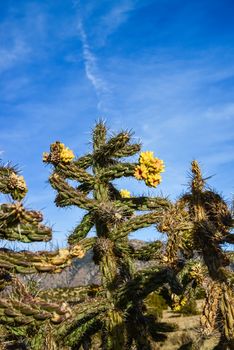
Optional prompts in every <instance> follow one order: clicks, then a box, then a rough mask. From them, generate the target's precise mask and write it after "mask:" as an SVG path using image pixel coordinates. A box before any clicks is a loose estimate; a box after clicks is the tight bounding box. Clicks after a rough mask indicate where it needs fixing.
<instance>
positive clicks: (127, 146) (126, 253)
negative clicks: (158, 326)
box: [43, 122, 180, 350]
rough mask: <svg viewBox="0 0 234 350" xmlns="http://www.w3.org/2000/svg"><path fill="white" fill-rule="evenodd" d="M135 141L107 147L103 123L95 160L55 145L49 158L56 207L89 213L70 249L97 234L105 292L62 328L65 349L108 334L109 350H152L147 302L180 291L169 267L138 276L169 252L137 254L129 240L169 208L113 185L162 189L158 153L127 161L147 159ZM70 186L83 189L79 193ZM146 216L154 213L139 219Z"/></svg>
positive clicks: (126, 138) (114, 140)
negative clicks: (167, 289)
mask: <svg viewBox="0 0 234 350" xmlns="http://www.w3.org/2000/svg"><path fill="white" fill-rule="evenodd" d="M130 139H131V135H130V133H128V132H121V133H120V134H118V135H116V136H113V137H111V138H110V139H107V136H106V127H105V125H104V124H103V123H102V122H101V123H98V124H97V125H96V127H95V129H94V130H93V152H92V153H90V154H87V155H85V156H83V157H80V158H74V154H73V152H72V151H71V150H69V149H68V148H65V146H64V145H63V144H60V143H59V142H56V143H54V144H52V145H51V148H50V153H46V154H44V156H43V160H44V162H46V163H50V164H52V165H53V167H54V171H53V173H52V174H51V176H50V183H51V185H52V187H53V188H54V189H55V190H56V191H57V192H58V194H57V197H56V199H55V203H56V204H57V205H58V206H60V207H66V206H71V205H75V206H78V207H80V208H82V209H85V210H86V211H87V213H86V214H85V215H84V217H83V219H82V221H81V222H80V224H79V225H78V226H77V227H76V228H75V229H74V231H73V232H72V233H71V234H70V236H69V237H68V243H69V244H70V249H72V247H73V246H74V245H79V244H83V243H82V242H84V241H85V240H87V238H86V237H87V235H88V233H89V231H90V230H91V229H92V228H95V231H96V237H94V238H93V240H92V248H93V252H94V257H93V259H94V261H95V263H96V264H97V265H99V268H100V271H101V274H102V285H101V289H100V290H99V291H98V294H97V295H96V296H95V298H94V299H93V301H89V302H88V303H87V304H86V303H82V304H81V305H80V306H79V307H78V308H77V312H78V313H77V315H75V316H74V317H73V318H72V319H71V321H68V322H67V323H64V324H63V325H61V327H60V329H59V331H58V339H59V340H60V343H61V345H60V346H65V345H66V346H71V347H72V349H73V348H75V347H76V348H77V349H78V348H79V346H81V345H82V343H84V341H86V342H87V339H89V338H90V339H91V338H92V335H93V334H95V333H96V332H100V333H101V339H102V345H101V348H102V349H116V350H118V349H121V350H122V349H131V348H132V347H134V346H136V348H137V349H141V350H142V349H151V340H152V339H153V338H156V333H157V332H156V331H155V327H154V326H153V324H152V320H151V319H149V318H147V315H145V313H144V305H143V300H144V298H145V297H146V296H147V295H148V294H149V293H151V292H152V291H154V290H155V289H157V288H159V287H160V286H162V285H163V284H164V283H168V284H169V285H171V288H172V290H173V292H177V293H178V292H179V291H180V285H179V284H178V283H177V282H176V278H175V272H174V270H173V269H172V268H167V266H166V265H165V264H161V266H160V265H159V264H158V261H157V260H156V262H155V267H154V268H151V269H147V270H143V271H141V272H138V273H137V272H136V271H135V268H134V260H135V259H140V260H146V261H147V260H149V259H152V258H154V257H155V258H156V257H159V249H160V248H161V246H162V244H161V243H160V242H153V243H151V244H149V245H148V246H147V247H144V248H141V249H139V250H135V249H133V247H132V246H131V245H130V244H129V241H128V235H129V234H130V233H132V232H133V231H136V230H138V229H141V228H144V227H148V226H150V225H152V224H155V223H157V222H158V221H159V219H160V218H161V215H162V212H163V210H164V209H165V208H166V207H168V206H169V202H168V201H167V200H166V199H164V198H159V197H133V196H131V194H130V192H129V191H128V190H126V189H125V190H123V189H122V190H118V188H117V187H116V186H115V185H114V184H113V182H112V181H113V180H115V179H118V178H121V177H135V178H136V179H138V180H144V181H145V183H146V184H147V185H148V186H151V187H156V186H157V185H158V184H159V183H160V181H161V176H160V173H161V172H162V171H163V170H164V164H163V161H161V160H159V159H158V158H155V157H154V156H153V153H152V152H142V153H141V154H140V157H139V163H128V162H121V161H120V159H121V158H125V157H128V156H133V155H134V154H136V153H137V152H139V151H140V144H131V143H130ZM64 149H66V154H67V155H68V157H63V156H62V151H63V150H64ZM68 180H75V181H77V182H78V184H77V187H73V186H71V185H70V183H69V182H68ZM138 210H140V211H148V213H147V214H143V215H136V213H137V211H138ZM157 252H158V253H157ZM57 293H59V292H58V291H57ZM52 294H53V292H52ZM90 341H91V340H90Z"/></svg>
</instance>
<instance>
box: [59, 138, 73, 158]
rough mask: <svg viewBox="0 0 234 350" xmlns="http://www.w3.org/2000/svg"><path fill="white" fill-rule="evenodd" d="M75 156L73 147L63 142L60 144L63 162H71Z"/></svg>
mask: <svg viewBox="0 0 234 350" xmlns="http://www.w3.org/2000/svg"><path fill="white" fill-rule="evenodd" d="M74 158H75V155H74V153H73V151H72V150H71V149H69V148H68V147H65V145H64V144H63V143H61V144H60V160H61V161H62V162H63V163H69V162H70V161H72V160H73V159H74Z"/></svg>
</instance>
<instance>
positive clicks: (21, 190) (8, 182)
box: [0, 166, 28, 200]
mask: <svg viewBox="0 0 234 350" xmlns="http://www.w3.org/2000/svg"><path fill="white" fill-rule="evenodd" d="M27 191H28V189H27V186H26V182H25V180H24V178H23V176H21V175H18V174H17V171H16V170H15V169H14V168H13V167H10V166H0V192H2V193H4V194H10V195H11V197H12V198H13V199H15V200H21V199H23V198H24V197H25V195H26V193H27Z"/></svg>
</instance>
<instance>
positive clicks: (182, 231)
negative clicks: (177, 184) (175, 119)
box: [158, 161, 234, 350]
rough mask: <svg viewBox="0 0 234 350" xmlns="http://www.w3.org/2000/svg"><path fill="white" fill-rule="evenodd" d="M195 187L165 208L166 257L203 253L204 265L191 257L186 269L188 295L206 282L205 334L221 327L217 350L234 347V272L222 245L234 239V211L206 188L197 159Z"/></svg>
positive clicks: (204, 285) (217, 195)
mask: <svg viewBox="0 0 234 350" xmlns="http://www.w3.org/2000/svg"><path fill="white" fill-rule="evenodd" d="M190 188H191V192H190V193H186V194H184V195H183V196H182V197H181V199H180V200H179V201H178V203H177V204H176V205H175V206H172V208H171V209H168V210H166V212H165V215H164V216H163V219H162V221H161V223H160V224H159V225H158V228H159V230H161V231H165V232H167V234H168V237H169V238H168V243H167V249H166V251H167V255H166V256H168V260H169V261H170V259H172V261H173V260H175V259H176V258H178V253H179V254H180V257H182V256H183V257H185V258H186V259H191V258H194V257H195V258H196V259H195V261H197V262H198V257H200V260H199V265H200V266H197V267H196V268H195V265H193V263H192V260H191V263H192V265H191V266H193V268H192V270H191V268H190V272H189V271H187V272H186V274H185V273H184V275H186V283H185V284H187V293H189V292H191V287H194V282H195V286H196V285H197V284H201V285H203V287H204V289H205V291H206V293H207V297H206V301H205V305H204V310H203V314H202V317H201V332H202V336H203V338H205V337H209V336H211V335H212V334H214V333H215V332H216V331H217V330H218V331H219V332H220V334H221V337H220V343H219V345H218V347H217V349H226V350H227V349H232V348H234V294H233V277H234V276H233V273H232V272H231V271H230V270H229V269H228V268H227V267H228V265H229V264H230V260H229V258H228V255H227V254H226V253H225V252H224V251H223V249H222V245H223V244H225V243H229V244H233V242H234V239H233V234H232V233H231V229H232V227H233V219H232V215H231V211H230V209H229V208H228V206H227V204H226V203H225V201H224V200H223V199H222V197H221V196H220V195H219V194H217V193H215V192H214V191H212V190H210V189H206V188H205V180H204V179H203V177H202V174H201V171H200V168H199V165H198V163H197V161H193V162H192V180H191V184H190ZM172 213H174V215H171V214H172ZM181 224H182V225H181ZM171 251H172V253H171ZM188 263H189V262H188ZM188 263H187V265H188ZM201 263H202V265H203V267H202V265H201ZM198 267H199V268H198ZM188 272H189V273H188ZM182 274H183V272H182ZM188 286H189V288H188ZM185 294H186V291H185Z"/></svg>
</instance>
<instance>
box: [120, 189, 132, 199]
mask: <svg viewBox="0 0 234 350" xmlns="http://www.w3.org/2000/svg"><path fill="white" fill-rule="evenodd" d="M120 196H121V197H122V198H130V197H131V193H130V192H129V191H128V190H125V189H122V190H120Z"/></svg>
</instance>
